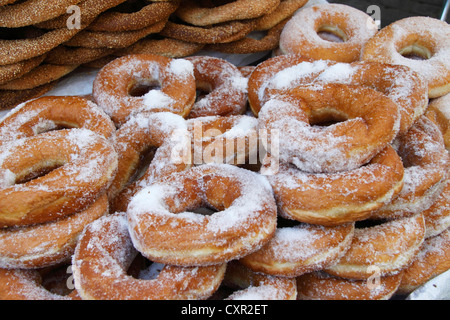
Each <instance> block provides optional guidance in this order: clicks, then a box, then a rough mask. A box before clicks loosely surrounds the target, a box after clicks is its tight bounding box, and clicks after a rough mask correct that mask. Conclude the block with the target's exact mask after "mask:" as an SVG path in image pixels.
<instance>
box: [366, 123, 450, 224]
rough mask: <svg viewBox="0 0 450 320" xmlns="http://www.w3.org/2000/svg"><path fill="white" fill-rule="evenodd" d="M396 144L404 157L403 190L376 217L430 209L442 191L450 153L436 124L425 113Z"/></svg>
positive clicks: (405, 214) (374, 214)
mask: <svg viewBox="0 0 450 320" xmlns="http://www.w3.org/2000/svg"><path fill="white" fill-rule="evenodd" d="M394 145H395V146H396V148H397V153H398V155H399V156H400V157H401V158H402V161H403V164H404V167H405V174H404V184H403V188H402V190H401V191H400V193H399V194H398V195H397V196H396V197H395V198H394V199H393V200H392V201H391V202H390V203H387V204H386V205H385V206H383V207H381V208H379V209H377V210H375V211H374V212H372V214H371V217H372V218H374V219H378V218H381V219H386V218H388V219H389V218H398V217H402V216H408V215H412V214H414V213H419V212H422V211H423V210H426V209H428V208H429V207H430V206H431V205H432V204H433V203H434V202H435V201H436V198H437V197H438V196H439V195H440V193H441V192H442V190H443V188H444V186H445V181H446V176H447V170H448V163H449V155H448V152H447V150H446V149H445V146H444V142H443V140H442V134H441V132H440V131H439V129H438V128H437V126H436V125H435V124H434V123H433V122H432V121H431V120H429V119H428V118H426V117H425V116H422V117H421V118H419V120H417V121H416V122H415V123H414V125H413V127H412V128H411V129H410V130H409V131H408V132H407V133H406V134H403V135H401V136H399V137H397V138H396V141H395V143H394Z"/></svg>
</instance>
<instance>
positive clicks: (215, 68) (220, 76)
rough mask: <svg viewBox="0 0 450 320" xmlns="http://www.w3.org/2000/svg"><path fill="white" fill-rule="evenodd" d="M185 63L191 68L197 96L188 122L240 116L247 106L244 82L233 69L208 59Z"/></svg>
mask: <svg viewBox="0 0 450 320" xmlns="http://www.w3.org/2000/svg"><path fill="white" fill-rule="evenodd" d="M185 59H186V60H188V61H190V62H192V64H193V66H194V77H195V83H196V88H197V91H198V92H199V93H200V94H197V100H196V102H195V103H194V105H193V107H192V109H191V112H190V113H189V115H188V118H196V117H204V116H228V115H238V114H242V113H244V111H245V108H246V106H247V79H246V78H245V77H243V76H242V74H241V73H240V71H239V69H238V68H237V67H236V66H235V65H233V64H232V63H230V62H228V61H226V60H224V59H221V58H216V57H208V56H192V57H186V58H185ZM202 93H203V94H202Z"/></svg>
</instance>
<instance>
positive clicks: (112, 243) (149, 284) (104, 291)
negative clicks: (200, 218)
mask: <svg viewBox="0 0 450 320" xmlns="http://www.w3.org/2000/svg"><path fill="white" fill-rule="evenodd" d="M137 254H138V252H137V251H136V249H135V248H134V247H133V243H132V241H131V239H130V235H129V233H128V223H127V218H126V214H124V213H121V212H119V213H115V214H113V215H109V216H105V217H102V218H100V219H98V220H96V221H94V222H92V223H91V224H90V225H88V226H87V227H86V229H85V231H84V233H83V234H82V236H81V238H80V240H79V243H78V245H77V248H76V250H75V254H74V256H73V260H72V270H73V276H74V280H75V281H74V284H75V288H76V290H77V291H78V294H79V295H80V296H81V298H83V299H89V300H177V299H186V300H188V299H205V298H208V297H209V296H210V295H211V294H212V293H213V292H215V291H216V290H217V288H218V287H219V285H220V284H221V282H222V280H223V277H224V274H225V270H226V264H219V265H215V266H208V267H176V266H169V265H166V266H164V268H163V269H162V270H161V271H160V272H159V274H158V275H157V277H156V278H153V279H139V278H134V277H132V276H130V275H128V274H127V270H128V268H129V266H130V265H131V263H132V262H133V260H134V258H135V257H136V255H137Z"/></svg>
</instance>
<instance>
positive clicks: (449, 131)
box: [425, 94, 450, 150]
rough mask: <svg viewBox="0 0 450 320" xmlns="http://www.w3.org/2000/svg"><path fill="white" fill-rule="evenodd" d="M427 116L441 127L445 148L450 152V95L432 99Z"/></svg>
mask: <svg viewBox="0 0 450 320" xmlns="http://www.w3.org/2000/svg"><path fill="white" fill-rule="evenodd" d="M425 115H426V116H427V117H428V119H430V120H431V121H433V122H434V123H435V124H436V125H437V126H438V127H439V129H440V130H441V132H442V136H443V138H444V143H445V147H446V149H447V150H450V94H446V95H445V96H442V97H440V98H436V99H432V100H431V101H430V104H429V105H428V108H427V110H426V112H425Z"/></svg>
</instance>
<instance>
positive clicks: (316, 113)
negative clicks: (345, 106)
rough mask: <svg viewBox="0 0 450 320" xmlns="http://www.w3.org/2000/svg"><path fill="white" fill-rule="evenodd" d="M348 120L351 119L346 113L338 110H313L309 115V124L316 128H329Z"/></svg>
mask: <svg viewBox="0 0 450 320" xmlns="http://www.w3.org/2000/svg"><path fill="white" fill-rule="evenodd" d="M348 119H349V117H348V116H347V115H346V114H345V113H343V112H341V111H339V110H336V109H332V108H321V109H313V110H311V113H310V115H309V124H310V125H311V126H315V127H329V126H332V125H335V124H337V123H340V122H344V121H347V120H348Z"/></svg>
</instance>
